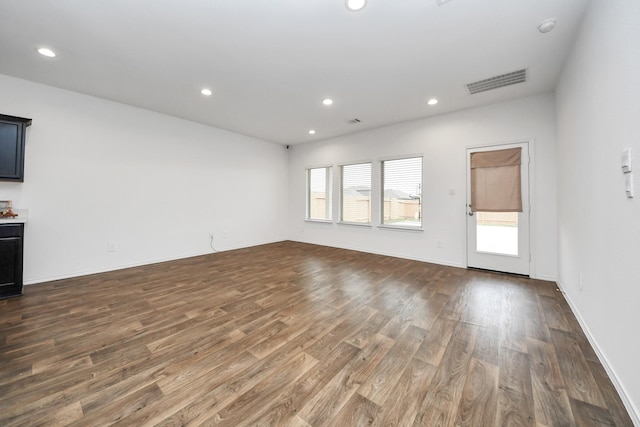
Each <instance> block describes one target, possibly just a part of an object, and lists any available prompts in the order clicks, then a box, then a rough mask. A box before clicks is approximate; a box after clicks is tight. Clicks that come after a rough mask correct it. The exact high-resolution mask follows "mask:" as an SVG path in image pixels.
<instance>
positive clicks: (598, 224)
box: [556, 0, 640, 425]
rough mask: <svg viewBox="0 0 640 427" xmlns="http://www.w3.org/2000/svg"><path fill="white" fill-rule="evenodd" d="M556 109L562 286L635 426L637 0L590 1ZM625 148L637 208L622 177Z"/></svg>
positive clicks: (639, 192)
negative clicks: (630, 411) (631, 153)
mask: <svg viewBox="0 0 640 427" xmlns="http://www.w3.org/2000/svg"><path fill="white" fill-rule="evenodd" d="M556 105H557V113H558V115H557V140H558V165H559V166H558V225H559V283H560V285H561V286H562V288H563V290H564V291H565V292H566V293H567V296H568V298H569V300H570V302H571V304H572V305H573V308H574V312H576V314H577V316H578V317H579V318H580V320H581V321H582V323H583V326H584V327H585V329H586V330H587V332H588V333H589V334H590V335H591V338H592V342H593V343H594V344H595V347H596V348H597V349H598V350H599V351H600V353H601V356H603V357H604V359H605V361H606V364H608V365H609V368H610V369H611V371H612V372H613V373H614V377H615V378H617V379H618V381H619V382H620V384H619V385H621V386H622V390H623V391H624V395H626V398H627V399H628V401H627V404H629V403H631V404H632V405H633V407H634V408H633V410H634V411H635V417H636V419H635V422H636V423H637V424H638V425H640V420H639V419H638V408H639V407H640V406H639V405H640V369H639V368H638V360H639V359H640V339H638V330H637V329H638V326H639V325H640V310H639V309H638V304H639V302H640V180H639V179H638V177H640V2H639V1H631V0H619V1H609V0H594V1H593V3H592V5H591V7H590V9H589V11H588V13H587V15H586V17H585V21H584V22H583V26H582V29H581V32H580V34H579V36H578V39H577V42H576V46H575V48H574V50H573V51H572V54H571V56H570V57H569V58H568V60H567V64H566V65H565V68H564V71H563V75H562V77H561V80H560V83H559V85H558V89H557V95H556ZM629 147H631V148H632V149H633V150H634V155H635V157H636V161H635V165H634V166H635V172H634V175H635V180H634V181H635V188H636V197H635V198H634V199H627V198H626V196H625V191H624V177H623V174H622V171H621V169H620V155H621V154H622V151H623V150H624V149H625V148H629ZM580 275H582V282H583V290H582V292H581V291H580V289H579V285H578V282H579V276H580ZM623 398H625V396H623ZM628 406H629V405H628Z"/></svg>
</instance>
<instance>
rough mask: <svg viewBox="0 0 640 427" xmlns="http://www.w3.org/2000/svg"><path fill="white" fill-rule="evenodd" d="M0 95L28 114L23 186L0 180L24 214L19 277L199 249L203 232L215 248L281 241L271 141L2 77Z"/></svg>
mask: <svg viewBox="0 0 640 427" xmlns="http://www.w3.org/2000/svg"><path fill="white" fill-rule="evenodd" d="M0 94H1V95H0V113H3V114H9V115H15V116H22V117H29V118H32V119H33V125H32V126H31V127H30V128H28V131H27V144H26V165H25V182H24V183H14V182H0V200H5V199H9V200H13V201H14V206H16V207H18V208H28V209H29V214H30V218H29V222H28V223H27V226H26V241H25V261H24V266H25V272H24V279H25V282H27V283H33V282H40V281H45V280H50V279H54V278H59V277H68V276H75V275H81V274H84V273H90V272H97V271H105V270H112V269H117V268H121V267H124V266H130V265H137V264H145V263H149V262H153V261H157V260H167V259H175V258H180V257H186V256H191V255H197V254H203V253H208V252H211V250H210V249H209V232H213V233H214V236H215V245H214V246H216V247H217V249H231V248H237V247H244V246H252V245H257V244H261V243H266V242H272V241H278V240H283V239H284V238H285V237H286V233H285V229H286V222H285V218H286V214H287V208H286V205H287V184H286V179H287V174H286V170H287V154H286V151H285V149H284V148H283V147H282V146H280V145H276V144H272V143H268V142H264V141H260V140H257V139H254V138H249V137H245V136H241V135H238V134H234V133H231V132H227V131H223V130H220V129H215V128H212V127H208V126H204V125H200V124H196V123H192V122H188V121H185V120H180V119H176V118H173V117H169V116H165V115H161V114H156V113H153V112H150V111H146V110H142V109H138V108H134V107H129V106H126V105H123V104H118V103H114V102H109V101H105V100H102V99H98V98H93V97H89V96H85V95H81V94H78V93H74V92H69V91H64V90H60V89H56V88H53V87H49V86H43V85H39V84H35V83H31V82H27V81H24V80H19V79H15V78H10V77H6V76H2V75H0ZM213 101H214V102H215V100H213ZM110 241H112V242H115V243H116V245H117V246H116V248H117V251H116V252H108V251H107V243H108V242H110Z"/></svg>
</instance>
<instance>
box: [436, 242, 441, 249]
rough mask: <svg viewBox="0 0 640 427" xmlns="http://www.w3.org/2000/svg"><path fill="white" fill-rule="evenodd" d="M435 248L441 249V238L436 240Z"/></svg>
mask: <svg viewBox="0 0 640 427" xmlns="http://www.w3.org/2000/svg"><path fill="white" fill-rule="evenodd" d="M436 248H440V249H442V240H438V241H437V242H436Z"/></svg>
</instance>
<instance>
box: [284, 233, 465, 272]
mask: <svg viewBox="0 0 640 427" xmlns="http://www.w3.org/2000/svg"><path fill="white" fill-rule="evenodd" d="M289 240H291V241H292V242H298V243H307V244H309V245H318V246H327V247H329V248H337V249H346V250H349V251H356V252H364V253H367V254H374V255H384V256H389V257H392V258H402V259H409V260H412V261H421V262H429V263H431V264H439V265H445V266H447V267H456V268H467V266H466V265H464V264H459V263H454V262H449V261H442V260H437V259H431V258H422V257H415V256H407V255H400V254H397V253H393V252H386V251H372V250H371V249H370V248H361V247H358V246H353V245H344V246H338V245H329V244H325V243H316V242H307V241H304V240H296V239H289Z"/></svg>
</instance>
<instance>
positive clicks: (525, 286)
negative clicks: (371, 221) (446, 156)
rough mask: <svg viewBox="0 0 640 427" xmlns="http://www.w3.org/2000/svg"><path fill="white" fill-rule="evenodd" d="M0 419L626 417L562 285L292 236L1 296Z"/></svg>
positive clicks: (505, 421) (500, 422) (560, 420)
mask: <svg viewBox="0 0 640 427" xmlns="http://www.w3.org/2000/svg"><path fill="white" fill-rule="evenodd" d="M0 325H1V327H0V366H1V370H0V425H1V426H26V425H29V426H61V425H73V426H103V425H112V424H114V425H122V426H141V425H159V426H179V425H218V424H219V425H226V426H243V425H262V426H340V427H343V426H359V425H376V426H419V425H420V426H483V427H488V426H536V427H541V426H619V427H622V426H632V421H631V420H630V418H629V416H628V415H627V413H626V411H625V409H624V407H623V405H622V403H621V401H620V398H619V397H618V395H617V393H616V391H615V389H614V387H613V385H612V384H611V382H610V380H609V378H608V377H607V374H606V372H605V370H604V369H603V367H602V366H601V365H600V363H599V361H598V359H597V357H596V355H595V353H594V351H593V349H592V348H591V346H590V345H589V342H588V341H587V339H586V337H585V336H584V334H583V333H582V331H581V329H580V327H579V325H578V323H577V321H576V319H575V317H574V316H573V314H572V313H571V311H570V309H569V307H568V305H567V304H566V302H565V300H564V299H563V296H562V294H561V293H560V292H557V291H556V287H555V285H554V284H553V283H550V282H543V281H537V280H530V279H525V278H519V277H513V276H508V275H501V274H494V273H488V272H480V271H471V270H464V269H459V268H451V267H445V266H440V265H435V264H428V263H422V262H416V261H409V260H404V259H398V258H390V257H384V256H377V255H371V254H365V253H360V252H352V251H347V250H341V249H334V248H327V247H322V246H314V245H307V244H301V243H293V242H282V243H276V244H270V245H264V246H258V247H254V248H248V249H242V250H236V251H229V252H223V253H216V254H212V255H207V256H201V257H196V258H190V259H185V260H179V261H172V262H167V263H162V264H155V265H150V266H144V267H137V268H131V269H127V270H120V271H115V272H111V273H105V274H98V275H93V276H85V277H80V278H74V279H69V280H60V281H56V282H50V283H46V284H40V285H33V286H28V287H27V288H26V291H25V295H24V296H22V297H20V298H15V299H10V300H3V301H0Z"/></svg>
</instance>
